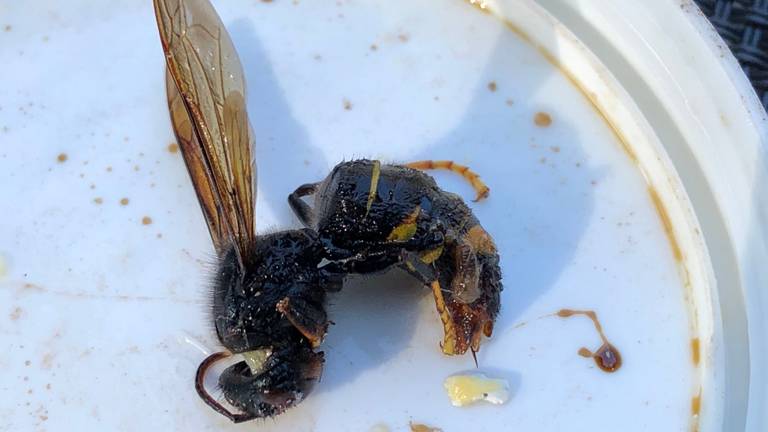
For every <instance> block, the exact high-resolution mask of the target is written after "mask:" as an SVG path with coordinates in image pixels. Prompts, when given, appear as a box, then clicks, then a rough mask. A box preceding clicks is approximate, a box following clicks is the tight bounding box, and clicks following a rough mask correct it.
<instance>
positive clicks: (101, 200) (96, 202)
mask: <svg viewBox="0 0 768 432" xmlns="http://www.w3.org/2000/svg"><path fill="white" fill-rule="evenodd" d="M93 203H94V204H103V203H104V199H103V198H101V197H96V198H94V199H93Z"/></svg>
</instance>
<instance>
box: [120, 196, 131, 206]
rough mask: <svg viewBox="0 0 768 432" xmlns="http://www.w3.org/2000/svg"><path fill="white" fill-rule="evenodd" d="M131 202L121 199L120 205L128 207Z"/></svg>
mask: <svg viewBox="0 0 768 432" xmlns="http://www.w3.org/2000/svg"><path fill="white" fill-rule="evenodd" d="M129 202H130V200H129V199H128V198H121V199H120V205H122V206H127V205H128V203H129Z"/></svg>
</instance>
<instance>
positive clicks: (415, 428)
mask: <svg viewBox="0 0 768 432" xmlns="http://www.w3.org/2000/svg"><path fill="white" fill-rule="evenodd" d="M410 426H411V432H443V430H442V429H439V428H434V427H431V426H427V425H423V424H418V423H411V424H410Z"/></svg>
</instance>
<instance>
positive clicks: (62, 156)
mask: <svg viewBox="0 0 768 432" xmlns="http://www.w3.org/2000/svg"><path fill="white" fill-rule="evenodd" d="M67 159H69V156H67V154H66V153H59V155H58V156H56V160H57V161H58V162H59V163H64V162H66V161H67Z"/></svg>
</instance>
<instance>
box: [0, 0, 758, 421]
mask: <svg viewBox="0 0 768 432" xmlns="http://www.w3.org/2000/svg"><path fill="white" fill-rule="evenodd" d="M60 3H61V2H40V5H38V7H36V8H35V9H34V10H31V9H28V8H25V7H24V6H21V5H17V4H16V3H13V4H10V3H9V4H7V5H3V7H4V8H5V10H6V12H7V13H5V14H4V15H3V18H2V19H3V20H6V21H7V23H6V22H0V26H6V27H5V29H6V30H5V31H4V32H2V33H0V38H2V41H3V42H2V43H0V58H2V59H4V62H5V65H4V67H3V68H2V69H0V79H2V81H3V82H6V83H13V85H12V86H5V87H2V88H0V172H2V173H3V174H2V175H3V180H4V181H3V183H2V185H0V191H2V193H3V196H5V197H8V198H6V199H5V200H3V201H2V203H1V204H0V214H1V215H3V216H2V218H3V219H2V223H1V224H0V259H1V261H0V270H3V271H2V272H0V307H3V308H5V311H4V313H5V316H0V337H2V340H3V342H4V344H5V346H6V347H7V348H6V350H5V351H4V352H2V353H0V366H2V368H3V370H4V373H3V374H2V375H0V396H2V397H0V430H9V431H11V430H14V431H15V430H38V429H40V430H42V429H45V430H50V431H58V430H61V431H65V430H140V429H146V428H149V427H151V428H154V429H157V428H160V429H165V430H190V431H191V430H234V429H236V428H235V427H233V426H230V425H228V424H227V421H226V420H225V419H223V418H221V417H220V416H218V415H217V414H215V413H213V412H212V411H211V410H210V409H208V408H207V407H206V406H205V405H203V404H202V403H201V402H200V401H199V400H198V398H197V396H196V394H195V393H194V389H193V386H192V377H193V374H194V370H195V368H196V367H197V364H198V363H199V362H200V361H201V360H202V359H203V358H204V356H205V354H204V351H208V350H212V349H216V348H217V346H216V340H215V336H214V335H213V332H212V330H211V325H210V323H209V322H208V318H209V317H208V312H207V301H208V294H209V293H208V292H207V289H206V281H207V278H208V276H209V271H210V265H209V263H210V262H211V261H212V257H211V254H212V248H211V245H210V240H209V237H208V233H207V231H206V228H205V224H204V222H203V219H202V217H201V213H200V210H199V207H198V205H197V202H196V200H195V196H194V192H193V191H192V188H191V184H190V182H189V179H188V176H187V173H186V170H185V168H184V164H183V161H182V159H181V157H180V154H178V153H174V152H171V151H169V144H171V143H172V134H171V129H170V124H169V121H168V116H167V108H166V103H165V95H164V87H163V75H162V68H163V57H162V51H161V49H160V45H159V40H158V37H157V30H156V27H155V23H154V16H153V14H152V9H151V4H149V2H137V1H127V0H126V1H115V2H110V3H109V5H107V4H103V5H102V4H96V5H94V4H92V3H91V2H85V1H70V2H66V4H64V3H61V4H60ZM214 3H215V5H216V7H217V9H218V10H219V13H220V14H221V16H222V18H223V20H224V22H225V24H226V25H227V28H228V30H229V31H230V33H231V35H232V38H233V40H234V43H235V45H236V46H237V48H238V51H239V53H240V56H241V59H242V61H243V64H244V66H245V68H246V75H247V81H248V85H249V97H248V103H249V110H250V116H251V120H252V123H253V126H254V130H255V132H256V136H257V151H256V159H257V162H258V164H259V200H258V205H257V216H258V226H259V229H260V230H261V231H265V230H269V229H283V228H287V227H293V226H297V222H296V221H295V219H294V218H293V217H292V215H291V214H290V211H289V209H288V206H287V203H286V201H285V198H286V197H287V195H288V193H290V192H291V191H292V190H293V188H294V187H295V186H297V185H299V184H302V183H306V182H308V181H314V180H318V179H320V178H322V177H323V176H324V175H325V174H326V173H327V172H328V170H329V169H330V168H331V167H332V166H333V165H334V164H335V163H337V162H338V161H340V160H342V159H345V158H346V159H350V158H354V157H371V158H381V159H383V160H385V161H409V160H415V159H425V158H433V159H454V160H456V161H458V162H460V163H465V164H468V165H470V166H471V167H472V168H473V169H474V170H476V171H478V172H479V173H481V175H482V176H483V179H484V180H485V181H486V182H487V183H488V184H489V185H490V186H491V189H492V191H491V196H490V198H489V199H488V200H487V201H485V202H482V203H479V204H473V205H472V207H473V209H474V210H475V212H476V214H477V215H478V217H479V218H480V220H481V221H482V222H483V224H484V226H485V227H486V228H487V229H488V231H489V232H490V233H491V234H492V235H493V236H494V238H495V239H496V241H497V243H498V245H499V248H500V253H501V256H502V265H503V271H504V276H505V277H504V283H505V291H504V293H503V311H502V314H501V316H500V318H499V320H498V323H497V326H496V331H495V335H494V337H493V338H492V339H490V340H487V341H486V343H485V344H484V345H483V349H482V350H481V352H480V353H479V355H478V360H479V362H480V366H481V371H484V372H486V373H488V374H489V375H493V376H500V377H505V378H507V379H509V380H510V381H511V383H512V400H511V401H510V402H508V403H507V404H506V405H503V406H478V407H471V408H468V409H457V408H454V407H452V406H451V405H450V401H449V400H448V398H447V396H446V395H445V393H444V390H443V388H442V382H443V379H444V378H445V377H446V376H448V375H451V374H454V373H457V372H461V371H464V370H469V369H472V368H473V367H474V364H473V362H472V359H471V356H465V357H462V358H446V357H444V356H442V355H441V354H440V352H439V349H438V345H437V343H438V341H439V340H440V338H441V326H440V322H439V319H438V317H437V314H436V312H435V310H434V302H433V301H432V299H431V298H430V295H429V294H428V292H427V291H426V290H424V289H421V288H420V287H419V286H418V284H416V283H414V282H413V281H410V280H409V279H408V278H407V277H404V276H402V275H399V276H398V275H394V276H392V277H388V278H383V279H375V280H362V281H361V280H353V281H351V282H350V283H349V284H348V286H347V287H346V288H345V290H344V291H342V292H341V293H339V294H338V295H335V296H334V297H333V299H332V303H333V304H332V306H331V307H330V313H331V316H332V319H333V320H334V321H335V322H336V323H337V325H335V326H333V327H332V328H331V331H330V333H329V336H328V338H327V340H326V342H325V343H324V345H323V350H324V351H325V352H326V359H327V364H326V369H325V373H324V375H323V380H322V382H321V383H320V385H319V386H318V388H317V389H316V391H315V392H314V393H313V394H312V395H311V397H310V398H309V399H307V400H306V401H305V402H303V403H302V404H301V405H300V406H299V407H298V408H296V409H293V410H291V411H289V412H288V413H286V414H284V415H282V416H280V417H278V418H277V419H275V420H267V421H265V422H256V423H254V425H252V426H251V428H254V429H255V428H258V430H263V431H278V430H280V431H283V430H292V431H293V430H295V431H318V432H323V431H367V430H369V429H370V428H371V427H373V426H374V425H378V424H386V425H388V426H389V428H390V429H391V430H393V431H405V430H408V423H409V422H410V421H414V422H417V423H425V424H429V425H432V426H436V427H440V428H442V429H443V430H444V431H446V432H450V431H465V430H476V431H498V430H507V429H508V428H511V427H513V428H514V429H515V430H523V431H525V430H531V431H533V430H536V431H555V430H563V428H568V429H569V430H587V429H590V430H625V431H644V430H648V431H658V430H675V431H687V430H690V429H691V428H692V427H694V426H693V425H695V424H696V420H695V419H692V416H691V414H692V413H691V403H692V397H693V396H695V395H696V394H697V393H696V392H697V390H698V389H699V386H700V385H704V386H705V387H704V394H703V398H704V399H703V400H705V401H707V403H705V404H703V406H702V419H701V420H702V424H701V425H700V426H701V430H702V431H716V430H721V429H720V427H719V425H720V424H722V420H723V417H722V412H723V411H722V410H723V409H724V408H723V406H722V404H723V399H724V397H725V391H724V390H723V388H722V384H721V383H722V380H723V378H722V376H721V372H722V371H721V369H718V368H722V367H723V362H722V361H719V357H718V356H720V355H722V354H720V352H721V351H719V350H720V349H721V346H720V339H719V338H720V337H721V336H720V334H719V330H718V329H719V326H720V320H719V316H720V315H719V314H720V312H719V310H720V309H719V304H717V301H716V300H717V295H716V293H710V292H709V288H710V286H709V285H708V283H709V281H710V276H711V273H710V272H711V270H710V267H709V262H708V260H707V259H705V258H706V257H707V253H706V250H704V248H703V247H698V248H697V243H696V240H695V236H694V235H693V234H692V233H693V232H694V231H693V230H695V229H697V226H696V219H697V218H696V217H694V216H693V215H692V213H691V214H688V213H686V209H688V210H690V207H688V204H687V202H688V201H687V198H686V196H685V193H683V192H682V189H680V188H678V187H677V186H676V185H678V186H679V182H678V180H677V179H676V173H675V171H674V170H668V171H664V169H665V167H667V165H665V164H666V163H667V162H666V161H667V159H666V155H663V154H660V155H659V156H658V161H657V162H648V165H642V162H643V161H646V160H649V161H650V160H651V159H653V157H654V155H656V154H657V152H658V151H659V150H660V149H661V147H660V146H658V144H659V142H658V141H657V140H656V136H655V135H654V134H649V133H648V130H649V129H648V125H649V124H651V125H653V124H654V122H653V121H649V122H646V120H645V118H646V117H648V114H647V112H643V113H642V114H641V113H640V111H638V108H637V107H636V106H635V105H634V104H632V103H627V101H628V100H630V99H629V95H631V96H632V97H634V98H635V99H637V96H636V94H634V93H633V92H632V91H631V90H632V89H628V93H625V92H624V90H623V89H622V88H621V87H620V86H616V83H615V82H613V81H612V78H611V76H610V75H609V74H607V73H606V72H605V71H604V70H602V69H601V67H600V66H599V65H598V64H596V63H594V62H593V59H592V58H591V56H590V54H589V53H588V52H587V51H585V50H583V49H577V46H578V44H577V43H576V41H575V40H574V39H573V38H570V37H569V36H568V34H567V30H566V29H565V28H564V27H562V26H559V25H557V24H556V23H555V22H554V21H552V20H550V19H549V18H547V16H546V15H545V14H543V11H542V10H539V9H538V8H537V7H535V5H534V4H533V3H532V2H528V1H507V2H499V4H494V5H491V6H494V7H495V8H496V10H497V13H498V14H499V15H502V16H507V17H508V18H510V19H512V20H515V19H516V20H519V21H520V22H516V23H515V24H516V25H517V28H523V27H529V28H530V30H531V31H528V32H526V33H525V35H527V36H528V37H530V39H528V40H526V38H525V37H523V36H521V35H520V34H518V33H515V32H514V31H512V30H511V29H510V28H509V27H508V26H505V25H504V23H503V22H502V21H501V20H500V19H499V18H498V17H497V16H492V15H488V14H484V13H481V12H480V11H479V10H477V9H476V8H474V7H472V6H469V5H468V4H466V3H464V2H462V1H450V2H445V1H437V0H432V1H424V2H406V1H387V2H383V1H382V2H379V1H372V0H371V1H355V2H350V1H341V2H335V1H313V2H308V1H294V2H289V1H274V2H250V3H248V4H243V3H242V2H237V1H216V2H214ZM553 4H554V2H553ZM574 4H576V3H571V5H574ZM545 6H546V5H545ZM551 9H552V11H553V12H555V9H556V7H555V6H551ZM680 16H683V15H680ZM547 26H550V27H547ZM577 35H578V33H577ZM553 44H554V45H555V46H557V44H560V45H559V46H560V47H561V49H560V50H552V49H546V48H547V47H548V46H551V45H553ZM595 52H597V53H598V58H601V57H600V55H599V51H597V50H595ZM548 57H549V60H552V58H555V59H559V61H560V63H563V64H565V65H572V66H578V68H577V69H576V70H577V71H580V74H579V75H577V82H578V79H581V80H582V82H580V83H579V85H580V86H581V87H582V88H581V89H579V88H577V86H576V85H575V83H574V81H572V80H570V79H568V78H567V77H566V75H565V74H564V73H563V70H562V69H561V68H558V67H555V66H554V65H553V63H552V62H551V61H548ZM638 70H640V68H639V67H638ZM619 78H621V76H619ZM491 83H494V84H495V85H490V84H491ZM585 83H586V84H585ZM601 83H602V84H601ZM585 85H587V86H588V87H589V86H592V87H591V88H593V89H594V90H595V91H596V92H599V91H605V92H608V93H610V92H614V93H613V95H614V96H615V98H614V99H611V100H615V106H614V109H612V110H610V113H613V114H614V115H615V117H616V118H614V119H613V121H614V126H616V124H615V123H616V122H619V123H620V124H621V125H622V126H626V128H622V129H620V133H622V131H624V132H625V133H630V132H626V131H635V132H636V134H635V135H630V136H631V137H635V138H634V139H632V140H629V141H628V142H625V144H626V145H628V146H630V148H633V149H634V151H633V152H632V153H634V154H635V155H636V157H638V160H640V161H641V166H638V164H637V163H635V162H633V160H632V158H631V157H630V154H628V153H627V151H626V150H625V147H624V145H623V144H622V142H621V141H620V140H619V139H618V136H617V135H616V134H615V133H614V131H613V130H612V129H611V127H609V125H608V123H606V120H605V119H604V118H603V115H601V114H600V113H599V112H598V111H597V110H596V109H595V106H594V105H593V103H592V102H591V101H590V100H589V99H588V98H587V97H585V94H584V93H583V90H584V86H585ZM625 86H626V84H625ZM492 87H494V88H495V90H493V91H492V89H491V88H492ZM596 94H597V93H596ZM598 100H601V101H603V103H604V102H605V99H604V98H602V99H598ZM638 106H640V108H642V107H643V105H642V104H641V103H638ZM345 107H347V108H345ZM539 112H543V113H547V114H548V115H549V116H551V119H552V123H551V125H550V126H548V127H540V126H537V125H536V124H535V123H534V117H535V116H536V114H537V113H539ZM633 114H636V115H635V117H633ZM643 114H645V117H643ZM609 117H610V116H609ZM651 120H652V119H651ZM672 121H674V119H673V120H672ZM635 132H631V133H635ZM656 132H657V133H658V130H656ZM658 135H659V136H662V138H663V135H662V134H660V133H658ZM664 141H665V140H664V139H662V140H661V142H662V143H663V144H664V145H666V142H664ZM59 155H66V157H65V159H66V160H64V161H61V162H60V161H59V160H58V159H57V158H58V157H59ZM673 156H674V155H673ZM62 158H64V157H62ZM673 160H674V162H675V164H676V168H678V172H681V176H682V177H683V182H684V183H685V174H686V171H684V170H680V168H679V166H677V163H678V162H677V160H676V159H675V158H674V157H673ZM665 173H666V174H665ZM644 175H645V176H646V177H644ZM664 175H668V176H669V178H670V180H669V181H668V182H667V183H666V185H667V186H665V187H658V188H656V190H657V193H658V194H659V196H661V199H662V201H664V203H665V207H667V208H668V212H669V217H670V219H671V220H672V221H673V222H675V223H676V225H675V226H674V228H675V232H677V233H678V235H679V236H680V237H681V239H679V242H680V244H681V245H683V246H686V245H690V246H691V249H683V252H684V254H685V256H686V257H695V258H696V259H695V260H693V261H692V262H689V261H686V263H687V264H690V265H689V266H687V267H685V268H688V269H693V270H694V272H693V275H692V276H691V280H692V281H693V286H692V288H686V286H685V285H686V284H685V280H686V279H685V278H684V277H681V272H680V264H679V263H678V262H676V260H675V258H674V256H673V255H674V254H673V251H672V248H671V246H670V241H669V238H668V236H667V235H666V234H665V230H664V226H663V223H662V220H661V218H660V216H659V213H658V211H657V207H656V206H654V203H653V201H652V199H651V195H650V194H649V186H648V185H649V182H650V183H651V184H655V183H664V182H661V181H660V180H659V178H660V177H663V176H664ZM435 176H436V178H437V179H438V182H439V183H440V184H441V185H444V187H445V188H446V189H448V190H451V191H456V192H458V193H460V194H462V195H463V196H465V197H467V198H469V197H471V196H472V195H471V191H470V190H469V188H468V187H467V186H466V185H465V184H464V183H462V181H460V180H459V179H457V178H455V177H453V176H452V175H450V174H443V173H435ZM662 186H663V185H662ZM686 187H688V184H686ZM694 198H695V197H694ZM123 199H126V200H127V201H123V202H124V203H125V204H123V203H121V200H123ZM693 202H694V206H695V205H696V200H695V199H693ZM695 216H698V217H699V219H701V216H700V215H699V214H696V215H695ZM145 218H149V219H145ZM706 234H707V232H706V231H705V235H706ZM686 239H688V240H686ZM699 246H701V245H699ZM709 248H710V250H712V249H716V248H717V245H715V246H714V247H713V245H712V243H709ZM713 255H714V254H713ZM742 257H743V255H739V257H738V259H742ZM739 262H741V261H739ZM755 275H756V276H755V277H760V274H759V273H755ZM716 276H719V275H716ZM711 294H715V295H714V296H712V297H710V295H711ZM697 302H698V303H697ZM702 302H704V303H702ZM707 302H708V303H707ZM691 305H694V306H696V305H698V306H699V307H693V308H692V306H691ZM563 307H567V308H584V309H594V310H595V311H596V312H597V313H598V316H599V318H600V320H601V322H602V324H603V326H604V327H605V330H606V333H607V336H608V338H609V339H610V340H611V342H612V343H613V344H614V345H616V346H617V347H618V348H619V350H620V351H621V353H622V355H623V357H624V366H623V368H622V369H621V370H620V371H619V372H617V373H615V374H611V375H609V374H605V373H604V372H601V371H600V370H599V369H597V368H596V367H595V365H594V363H592V362H591V361H590V360H588V359H584V358H581V357H579V356H578V355H577V354H576V352H577V350H578V349H579V348H580V347H582V346H586V347H588V348H590V349H593V350H594V349H596V348H597V347H598V346H599V344H600V339H599V337H598V335H597V334H596V333H595V331H594V329H593V327H592V325H591V323H590V322H589V321H588V320H586V319H583V318H572V319H570V320H562V319H560V318H557V317H552V316H548V315H551V314H552V313H553V312H556V311H557V310H558V309H560V308H563ZM708 310H710V313H708V314H706V313H702V311H703V312H707V311H708ZM702 316H703V318H702ZM692 323H697V324H696V325H692ZM523 324H524V325H523ZM726 331H727V330H726ZM702 332H704V333H702ZM702 336H704V337H705V338H704V339H703V340H702V341H701V344H702V346H703V347H704V348H703V349H704V352H705V353H706V354H707V357H706V358H704V359H703V360H702V361H701V364H700V366H699V367H698V368H695V367H694V364H693V362H692V353H691V340H692V338H695V337H702ZM6 341H7V342H6ZM754 421H755V422H758V420H754ZM753 424H755V425H756V424H758V423H753ZM729 430H730V429H729ZM750 430H759V429H750Z"/></svg>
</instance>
